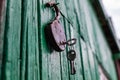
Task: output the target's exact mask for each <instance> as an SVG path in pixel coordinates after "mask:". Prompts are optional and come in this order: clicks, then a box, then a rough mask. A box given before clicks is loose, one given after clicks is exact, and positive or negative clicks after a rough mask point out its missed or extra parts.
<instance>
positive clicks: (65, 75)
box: [56, 0, 70, 80]
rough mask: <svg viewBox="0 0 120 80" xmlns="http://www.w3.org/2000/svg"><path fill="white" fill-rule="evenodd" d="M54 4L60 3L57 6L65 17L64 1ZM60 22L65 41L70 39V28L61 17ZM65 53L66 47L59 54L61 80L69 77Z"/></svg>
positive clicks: (66, 79)
mask: <svg viewBox="0 0 120 80" xmlns="http://www.w3.org/2000/svg"><path fill="white" fill-rule="evenodd" d="M56 2H57V3H60V4H59V5H58V7H59V9H60V11H61V12H62V13H63V14H64V16H66V17H67V12H66V5H65V1H64V0H57V1H56ZM60 22H61V24H62V26H63V28H64V31H65V34H66V38H67V40H68V39H70V33H69V27H70V26H69V24H68V22H67V21H66V20H65V18H64V17H63V16H62V15H61V18H60ZM67 51H68V47H67V48H66V49H65V51H63V52H61V53H60V60H61V61H60V62H61V63H60V67H61V80H68V79H69V76H70V69H69V66H68V60H67V57H66V55H67Z"/></svg>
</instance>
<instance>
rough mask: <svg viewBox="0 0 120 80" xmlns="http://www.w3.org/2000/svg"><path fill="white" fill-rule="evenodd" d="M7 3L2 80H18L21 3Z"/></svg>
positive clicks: (17, 0)
mask: <svg viewBox="0 0 120 80" xmlns="http://www.w3.org/2000/svg"><path fill="white" fill-rule="evenodd" d="M6 2H7V12H6V13H7V16H6V23H5V36H4V37H5V38H4V40H5V41H4V51H3V58H4V59H3V65H2V67H3V72H2V73H3V74H2V79H3V80H14V79H17V80H19V79H20V77H19V76H20V74H19V72H20V70H19V68H20V59H19V55H20V31H21V1H19V0H9V1H6Z"/></svg>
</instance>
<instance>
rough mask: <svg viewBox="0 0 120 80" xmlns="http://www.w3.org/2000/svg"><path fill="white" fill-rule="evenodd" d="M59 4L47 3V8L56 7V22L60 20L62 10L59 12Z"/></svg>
mask: <svg viewBox="0 0 120 80" xmlns="http://www.w3.org/2000/svg"><path fill="white" fill-rule="evenodd" d="M57 4H58V3H55V2H53V1H51V2H48V3H46V6H47V7H54V9H55V12H56V17H55V20H59V19H60V10H59V8H58V7H57Z"/></svg>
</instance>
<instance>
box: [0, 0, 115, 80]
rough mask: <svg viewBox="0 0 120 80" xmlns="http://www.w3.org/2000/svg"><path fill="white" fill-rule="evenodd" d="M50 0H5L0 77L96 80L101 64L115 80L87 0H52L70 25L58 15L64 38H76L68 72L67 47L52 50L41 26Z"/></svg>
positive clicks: (50, 12)
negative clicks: (74, 71) (62, 49)
mask: <svg viewBox="0 0 120 80" xmlns="http://www.w3.org/2000/svg"><path fill="white" fill-rule="evenodd" d="M48 1H50V0H6V5H7V7H6V17H5V26H4V29H5V30H4V44H3V60H2V65H1V66H2V68H1V73H2V74H1V80H100V77H99V72H98V66H99V64H101V65H102V66H103V67H104V68H105V70H106V72H107V73H108V75H109V77H110V79H111V80H117V77H116V72H115V67H114V63H113V60H112V55H111V54H112V53H111V50H110V48H109V46H108V44H107V42H106V38H105V37H104V34H103V32H102V29H101V25H100V23H99V21H98V19H97V16H96V14H95V11H94V10H93V8H92V5H91V4H90V1H91V0H56V2H59V3H60V4H59V5H58V7H59V8H60V10H61V11H62V12H63V14H64V15H65V16H66V17H67V18H68V19H69V20H70V21H71V22H72V23H73V25H74V26H73V27H72V26H71V25H70V24H69V23H68V22H67V21H66V20H65V19H64V18H63V17H61V19H60V22H61V24H62V25H63V26H64V30H65V33H66V37H67V39H70V38H77V44H76V45H75V51H76V53H77V57H76V59H75V68H76V74H75V75H70V65H69V61H68V60H67V58H66V54H67V52H68V51H69V48H68V47H67V48H66V49H65V51H63V52H61V53H59V52H56V51H52V49H51V47H50V46H49V45H48V44H47V42H46V39H45V35H44V28H45V26H46V24H47V23H48V22H50V21H51V20H53V17H54V11H53V10H51V9H50V8H45V6H44V5H45V3H46V2H48Z"/></svg>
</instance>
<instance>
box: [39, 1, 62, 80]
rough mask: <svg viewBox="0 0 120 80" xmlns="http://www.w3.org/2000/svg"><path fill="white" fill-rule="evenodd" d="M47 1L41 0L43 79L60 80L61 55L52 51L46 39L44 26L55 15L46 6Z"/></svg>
mask: <svg viewBox="0 0 120 80" xmlns="http://www.w3.org/2000/svg"><path fill="white" fill-rule="evenodd" d="M47 2H48V0H40V14H41V16H40V21H41V23H40V40H41V42H40V44H41V48H40V49H41V68H42V69H41V74H42V77H41V79H42V80H60V79H61V73H60V55H59V53H58V52H56V51H53V52H51V48H50V47H49V45H48V44H47V42H46V40H45V34H44V28H45V26H46V24H47V23H48V22H50V20H52V19H53V17H54V16H53V15H54V13H53V12H52V10H51V9H50V8H45V4H46V3H47Z"/></svg>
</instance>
